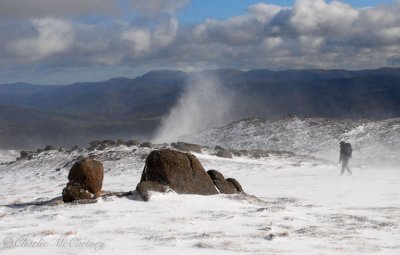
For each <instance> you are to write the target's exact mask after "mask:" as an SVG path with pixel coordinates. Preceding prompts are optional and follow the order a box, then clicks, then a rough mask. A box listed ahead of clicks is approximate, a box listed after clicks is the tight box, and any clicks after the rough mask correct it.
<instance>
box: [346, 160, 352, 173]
mask: <svg viewBox="0 0 400 255" xmlns="http://www.w3.org/2000/svg"><path fill="white" fill-rule="evenodd" d="M346 170H347V172H349V175H353V173H352V172H351V170H350V167H349V161H347V164H346Z"/></svg>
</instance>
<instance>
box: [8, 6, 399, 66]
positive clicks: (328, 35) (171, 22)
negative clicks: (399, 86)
mask: <svg viewBox="0 0 400 255" xmlns="http://www.w3.org/2000/svg"><path fill="white" fill-rule="evenodd" d="M38 1H39V2H37V3H38V4H40V3H44V2H46V1H45V0H38ZM47 1H49V2H50V0H47ZM52 1H53V0H52ZM82 1H85V2H86V0H82ZM107 1H108V0H107ZM129 1H130V2H129V3H132V5H133V8H136V10H140V11H141V12H142V13H144V14H143V15H147V16H146V17H142V16H140V17H136V18H137V19H134V20H130V21H127V20H124V19H122V18H120V17H111V18H108V19H103V20H101V21H99V22H97V23H94V24H93V23H90V22H84V21H82V20H81V19H72V18H69V19H68V18H43V17H42V18H36V19H30V20H24V19H22V20H19V21H3V22H0V42H1V43H0V55H1V57H2V58H0V66H10V65H12V66H18V65H19V64H20V63H24V64H29V63H30V64H32V65H37V64H41V63H46V66H50V67H51V66H63V67H68V66H73V67H79V66H82V67H87V66H96V65H110V66H113V67H118V66H122V65H133V66H135V68H141V69H146V68H147V69H151V68H190V69H191V70H195V69H197V68H215V67H232V68H242V69H249V68H271V69H281V68H284V69H287V68H312V67H315V68H320V67H323V68H374V67H380V66H393V65H399V64H400V15H398V13H400V1H397V2H395V3H393V4H390V5H380V6H376V7H370V8H361V9H357V8H354V7H351V6H350V5H347V4H345V3H343V2H340V1H329V2H328V1H324V0H297V1H295V4H294V5H293V6H292V7H281V6H276V5H270V4H266V3H259V4H255V5H251V6H249V7H248V10H247V11H246V12H245V13H244V14H243V15H240V16H236V17H231V18H229V19H226V20H215V19H208V20H206V21H204V22H202V23H200V24H197V25H193V26H188V25H184V24H179V22H178V20H177V18H176V17H175V16H174V13H175V12H176V10H177V9H179V8H181V7H182V6H184V5H185V4H187V2H188V1H187V0H178V1H161V0H152V1H135V0H129ZM10 2H11V1H9V0H6V1H5V3H8V4H9V3H10ZM12 2H14V1H12ZM15 2H17V1H15ZM57 2H58V1H57ZM72 3H76V1H75V0H74V2H72ZM98 3H99V4H101V3H102V2H101V0H98ZM114 3H115V2H114ZM1 6H4V3H3V2H2V3H0V7H1ZM28 6H29V5H28ZM51 6H54V4H53V5H52V4H50V5H49V6H48V7H47V8H50V9H52V8H51ZM60 6H62V5H60ZM102 6H103V7H101V8H103V9H104V10H105V11H104V13H106V12H107V11H106V10H112V9H113V8H112V7H111V6H108V5H107V4H102ZM107 6H108V7H107ZM8 8H10V7H8ZM26 8H28V7H26ZM26 8H25V7H24V8H22V9H21V13H23V10H25V9H26ZM66 8H67V7H66ZM68 8H70V9H69V10H68ZM68 8H67V9H65V14H67V13H76V12H75V11H73V10H72V9H71V8H72V7H68ZM98 8H100V7H98ZM0 9H1V8H0ZM45 9H46V8H45ZM83 9H85V8H83ZM83 9H82V10H81V11H84V10H83ZM86 9H87V10H89V9H90V8H86ZM1 12H4V10H3V9H2V10H0V13H1ZM32 13H35V12H34V9H33V12H32ZM50 13H53V14H56V12H54V11H53V12H50ZM86 13H88V12H86ZM38 15H39V14H38ZM83 20H84V19H83ZM60 55H62V57H59V56H60Z"/></svg>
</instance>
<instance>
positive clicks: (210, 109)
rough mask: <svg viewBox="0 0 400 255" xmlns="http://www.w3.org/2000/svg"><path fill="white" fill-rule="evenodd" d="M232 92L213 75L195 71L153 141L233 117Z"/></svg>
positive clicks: (170, 137)
mask: <svg viewBox="0 0 400 255" xmlns="http://www.w3.org/2000/svg"><path fill="white" fill-rule="evenodd" d="M232 102H233V95H232V93H231V92H230V91H228V90H227V89H225V88H223V87H222V86H221V84H220V82H219V81H218V79H217V78H216V77H214V76H212V75H207V76H206V75H205V74H204V73H203V74H193V75H191V77H190V78H189V81H188V84H187V86H186V89H185V91H184V93H183V95H182V96H181V98H180V99H179V100H178V102H177V104H176V105H175V106H174V107H173V108H172V110H171V112H170V113H169V115H168V116H166V117H165V118H164V119H163V120H162V121H161V126H160V128H159V129H158V131H157V132H156V135H155V137H154V139H153V140H154V142H157V143H161V142H172V141H176V140H177V139H178V138H179V137H180V136H182V135H186V134H194V133H197V132H199V131H201V130H203V129H207V128H210V127H215V126H220V125H222V124H226V123H227V122H228V121H231V120H232V116H233V115H232V113H233V111H232V107H231V106H232Z"/></svg>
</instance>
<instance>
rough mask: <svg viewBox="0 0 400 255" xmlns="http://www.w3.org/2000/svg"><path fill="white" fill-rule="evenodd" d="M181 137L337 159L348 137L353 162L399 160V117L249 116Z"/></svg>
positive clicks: (209, 143)
mask: <svg viewBox="0 0 400 255" xmlns="http://www.w3.org/2000/svg"><path fill="white" fill-rule="evenodd" d="M182 140H185V141H188V142H194V143H201V144H204V145H210V146H215V145H220V146H223V147H226V148H231V149H267V150H268V149H273V150H287V151H292V152H295V153H299V154H305V155H312V156H316V157H319V158H324V159H328V160H332V161H334V162H337V161H338V160H339V142H340V141H347V142H350V143H351V144H352V145H353V159H352V162H354V163H357V164H364V165H366V164H374V165H383V164H386V165H392V166H398V165H399V164H400V119H391V120H383V121H368V120H332V119H324V118H297V117H288V118H285V119H281V120H267V119H262V118H249V119H244V120H241V121H237V122H233V123H232V124H229V125H227V126H224V127H220V128H213V129H209V130H205V131H203V132H201V133H200V134H198V135H193V136H185V137H182Z"/></svg>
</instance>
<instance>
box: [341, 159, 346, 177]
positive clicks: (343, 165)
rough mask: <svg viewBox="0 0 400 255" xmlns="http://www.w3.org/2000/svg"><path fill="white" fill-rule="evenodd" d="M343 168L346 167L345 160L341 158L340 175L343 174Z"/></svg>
mask: <svg viewBox="0 0 400 255" xmlns="http://www.w3.org/2000/svg"><path fill="white" fill-rule="evenodd" d="M345 169H346V160H342V171H341V172H340V175H343V174H344V170H345Z"/></svg>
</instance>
